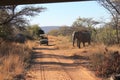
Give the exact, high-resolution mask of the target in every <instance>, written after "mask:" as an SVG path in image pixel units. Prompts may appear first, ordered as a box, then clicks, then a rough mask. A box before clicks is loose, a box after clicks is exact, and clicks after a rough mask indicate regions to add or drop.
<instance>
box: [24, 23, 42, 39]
mask: <svg viewBox="0 0 120 80" xmlns="http://www.w3.org/2000/svg"><path fill="white" fill-rule="evenodd" d="M40 29H41V28H40V27H39V26H38V25H31V26H28V27H27V28H26V31H25V32H26V35H28V36H31V37H33V38H35V39H37V38H38V37H39V30H40Z"/></svg>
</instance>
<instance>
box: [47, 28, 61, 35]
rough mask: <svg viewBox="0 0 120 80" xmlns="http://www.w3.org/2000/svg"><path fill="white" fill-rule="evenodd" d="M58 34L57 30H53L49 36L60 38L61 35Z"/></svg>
mask: <svg viewBox="0 0 120 80" xmlns="http://www.w3.org/2000/svg"><path fill="white" fill-rule="evenodd" d="M58 32H59V30H57V29H56V30H51V31H50V32H48V34H49V35H53V36H58V35H59V34H58Z"/></svg>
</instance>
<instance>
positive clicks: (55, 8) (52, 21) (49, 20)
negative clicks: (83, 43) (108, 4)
mask: <svg viewBox="0 0 120 80" xmlns="http://www.w3.org/2000/svg"><path fill="white" fill-rule="evenodd" d="M33 6H42V7H46V8H47V10H46V11H44V12H41V13H40V14H39V15H38V16H36V17H33V18H30V23H31V24H38V25H39V26H63V25H67V26H71V25H72V23H73V22H74V21H75V20H76V19H77V18H78V17H81V18H93V19H94V20H103V21H108V20H109V18H110V14H109V12H108V11H107V10H106V9H104V8H103V7H102V6H101V5H100V4H98V3H97V2H96V1H84V2H64V3H49V4H35V5H33Z"/></svg>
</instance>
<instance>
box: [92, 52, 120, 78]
mask: <svg viewBox="0 0 120 80" xmlns="http://www.w3.org/2000/svg"><path fill="white" fill-rule="evenodd" d="M90 58H91V61H92V65H93V69H94V70H95V73H96V75H97V76H101V77H106V78H107V77H109V76H110V75H112V74H119V73H120V62H119V61H120V54H119V52H118V51H115V52H112V51H106V52H104V54H103V53H96V54H93V55H92V56H91V57H90Z"/></svg>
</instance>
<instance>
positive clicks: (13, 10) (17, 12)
mask: <svg viewBox="0 0 120 80" xmlns="http://www.w3.org/2000/svg"><path fill="white" fill-rule="evenodd" d="M45 9H46V8H43V7H33V6H18V5H10V6H0V17H1V18H0V27H1V28H4V29H2V32H4V33H8V32H9V33H13V31H16V30H25V28H24V27H25V26H27V25H28V20H27V18H26V17H33V16H36V15H37V14H39V13H40V12H42V11H43V10H45ZM0 34H2V33H0Z"/></svg>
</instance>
